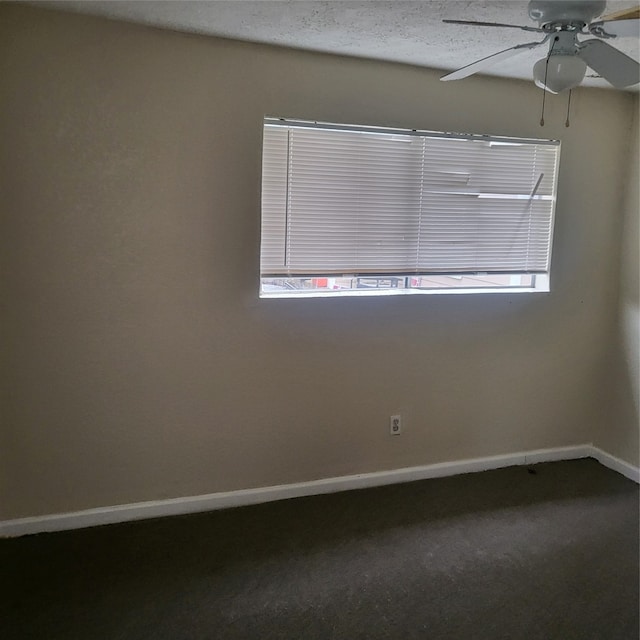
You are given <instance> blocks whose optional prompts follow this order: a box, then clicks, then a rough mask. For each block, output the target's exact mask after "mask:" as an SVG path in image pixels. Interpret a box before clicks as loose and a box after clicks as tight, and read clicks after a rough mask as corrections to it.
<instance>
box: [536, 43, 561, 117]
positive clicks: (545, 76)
mask: <svg viewBox="0 0 640 640" xmlns="http://www.w3.org/2000/svg"><path fill="white" fill-rule="evenodd" d="M558 39H559V38H558V36H556V37H555V38H554V39H553V44H552V45H551V48H550V49H549V54H548V55H547V61H546V62H545V63H544V86H545V87H546V86H547V71H548V70H549V59H550V58H551V52H552V51H553V47H555V46H556V42H557V41H558ZM546 97H547V90H546V88H543V89H542V114H541V115H540V126H541V127H544V102H545V98H546Z"/></svg>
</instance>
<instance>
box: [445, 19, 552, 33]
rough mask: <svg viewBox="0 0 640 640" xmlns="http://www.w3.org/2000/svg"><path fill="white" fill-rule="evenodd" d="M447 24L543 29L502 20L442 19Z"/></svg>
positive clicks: (524, 29) (540, 30) (528, 29)
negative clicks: (507, 22)
mask: <svg viewBox="0 0 640 640" xmlns="http://www.w3.org/2000/svg"><path fill="white" fill-rule="evenodd" d="M442 22H446V23H447V24H466V25H471V26H474V27H508V28H509V29H522V31H536V32H540V33H544V32H545V31H544V29H540V28H538V27H523V26H521V25H519V24H504V23H502V22H476V21H475V20H443V21H442Z"/></svg>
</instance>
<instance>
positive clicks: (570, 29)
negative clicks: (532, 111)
mask: <svg viewBox="0 0 640 640" xmlns="http://www.w3.org/2000/svg"><path fill="white" fill-rule="evenodd" d="M606 6H607V3H606V1H605V0H585V1H577V0H568V1H565V0H530V2H529V5H528V10H529V17H530V18H531V20H534V21H536V22H537V23H538V26H536V27H534V26H519V25H512V24H502V23H497V22H476V21H473V20H443V22H446V23H449V24H463V25H472V26H481V27H506V28H512V29H521V30H522V31H531V32H535V33H541V34H544V38H543V39H542V40H540V41H539V42H527V43H525V44H519V45H516V46H515V47H511V48H509V49H505V50H503V51H499V52H498V53H494V54H492V55H490V56H487V57H486V58H482V59H481V60H477V61H476V62H472V63H471V64H468V65H466V66H464V67H462V68H461V69H458V70H457V71H453V72H451V73H448V74H446V75H444V76H442V77H441V78H440V79H441V80H460V79H461V78H466V77H468V76H470V75H472V74H474V73H479V72H482V71H484V70H486V69H488V68H489V67H491V66H493V65H494V64H496V63H498V62H500V61H502V60H506V59H507V58H511V57H512V56H515V55H517V54H519V53H523V52H524V51H529V50H531V49H535V48H536V47H541V46H543V45H544V44H547V43H549V50H548V53H547V55H546V57H544V58H542V59H540V60H538V62H536V63H535V65H534V67H533V78H534V81H535V83H536V85H538V86H539V87H541V88H543V89H545V90H547V91H549V92H551V93H560V92H561V91H565V90H567V89H572V88H574V87H577V86H578V85H579V84H580V83H581V82H582V80H583V78H584V76H585V73H586V70H587V67H590V68H591V69H593V70H594V71H595V72H596V73H598V74H599V75H600V76H601V77H602V78H604V79H605V80H607V81H608V82H609V83H610V84H612V85H613V86H614V87H616V88H617V89H622V88H624V87H629V86H631V85H634V84H636V83H638V82H640V65H639V64H638V63H637V62H636V61H635V60H633V58H630V57H629V56H627V55H626V54H624V53H622V52H621V51H619V50H618V49H616V48H615V47H612V46H611V45H610V44H608V43H607V42H605V40H614V39H615V38H624V37H635V38H638V37H639V32H640V8H634V9H628V10H625V11H619V12H617V13H614V14H610V15H608V16H603V17H601V18H600V19H599V20H596V18H598V16H601V15H602V13H603V12H604V10H605V8H606ZM588 35H591V36H594V37H593V38H590V39H588V40H579V39H578V36H588Z"/></svg>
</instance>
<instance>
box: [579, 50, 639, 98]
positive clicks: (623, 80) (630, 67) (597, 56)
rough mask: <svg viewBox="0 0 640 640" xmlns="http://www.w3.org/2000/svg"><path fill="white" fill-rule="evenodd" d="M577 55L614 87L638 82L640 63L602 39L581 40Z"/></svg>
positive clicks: (617, 87)
mask: <svg viewBox="0 0 640 640" xmlns="http://www.w3.org/2000/svg"><path fill="white" fill-rule="evenodd" d="M578 56H579V57H580V58H582V59H583V60H584V61H585V62H586V63H587V64H588V65H589V66H590V67H591V68H592V69H593V70H594V71H595V72H597V73H599V74H600V75H601V76H602V77H603V78H604V79H605V80H606V81H607V82H609V83H611V84H612V85H613V86H614V87H616V89H623V88H624V87H630V86H631V85H632V84H637V83H638V82H640V64H638V63H637V62H636V61H635V60H634V59H633V58H630V57H629V56H628V55H626V54H624V53H622V51H618V50H617V49H616V48H615V47H612V46H611V45H609V44H607V43H606V42H603V41H602V40H587V41H585V42H581V43H580V49H579V50H578Z"/></svg>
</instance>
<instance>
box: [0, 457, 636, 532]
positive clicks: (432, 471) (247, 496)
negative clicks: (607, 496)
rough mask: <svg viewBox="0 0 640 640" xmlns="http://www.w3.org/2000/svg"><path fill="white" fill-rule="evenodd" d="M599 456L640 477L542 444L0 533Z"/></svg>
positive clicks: (16, 525) (26, 523)
mask: <svg viewBox="0 0 640 640" xmlns="http://www.w3.org/2000/svg"><path fill="white" fill-rule="evenodd" d="M588 457H593V458H596V459H597V460H598V461H599V462H601V463H602V464H603V465H605V466H607V467H610V468H611V469H614V470H615V471H618V472H619V473H622V474H623V475H625V476H626V477H628V478H631V479H632V480H635V481H636V482H638V481H639V470H638V469H637V468H635V467H633V466H632V465H629V464H627V463H626V462H623V461H622V460H618V459H617V458H614V457H613V456H610V455H609V454H607V453H605V452H604V451H602V450H600V449H597V448H596V447H593V446H592V445H591V444H583V445H578V446H572V447H560V448H555V449H539V450H536V451H524V452H521V453H513V454H507V455H500V456H491V457H486V458H473V459H469V460H458V461H453V462H441V463H438V464H429V465H424V466H420V467H407V468H404V469H394V470H391V471H376V472H374V473H360V474H357V475H351V476H340V477H336V478H324V479H322V480H312V481H310V482H298V483H294V484H286V485H277V486H272V487H259V488H256V489H241V490H239V491H225V492H221V493H211V494H207V495H202V496H190V497H185V498H172V499H169V500H153V501H150V502H138V503H134V504H124V505H115V506H111V507H100V508H97V509H86V510H84V511H74V512H71V513H59V514H53V515H46V516H36V517H32V518H20V519H16V520H5V521H4V522H0V537H16V536H23V535H28V534H33V533H43V532H50V531H64V530H67V529H82V528H85V527H95V526H98V525H104V524H115V523H118V522H128V521H131V520H144V519H148V518H159V517H164V516H175V515H183V514H188V513H199V512H203V511H214V510H216V509H226V508H229V507H240V506H244V505H250V504H257V503H261V502H271V501H273V500H283V499H286V498H298V497H301V496H310V495H317V494H322V493H334V492H337V491H345V490H349V489H364V488H367V487H377V486H382V485H387V484H396V483H401V482H411V481H414V480H425V479H428V478H442V477H445V476H452V475H458V474H462V473H474V472H478V471H487V470H489V469H500V468H502V467H512V466H518V465H527V464H536V463H538V462H554V461H558V460H574V459H577V458H588Z"/></svg>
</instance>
